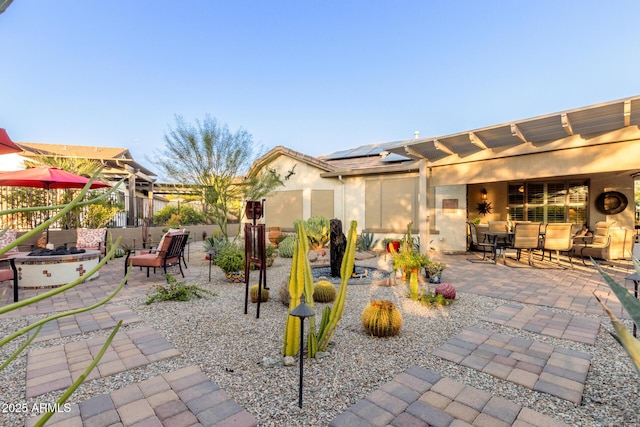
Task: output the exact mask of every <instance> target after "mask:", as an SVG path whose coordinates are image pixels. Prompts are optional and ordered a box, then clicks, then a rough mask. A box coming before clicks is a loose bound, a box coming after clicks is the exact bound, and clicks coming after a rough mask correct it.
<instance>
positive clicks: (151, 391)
mask: <svg viewBox="0 0 640 427" xmlns="http://www.w3.org/2000/svg"><path fill="white" fill-rule="evenodd" d="M193 387H199V390H200V392H199V393H191V394H188V393H181V392H180V391H186V390H189V389H191V388H193ZM379 411H382V409H379ZM37 420H38V418H35V417H34V418H29V419H28V420H27V423H26V424H25V425H26V427H32V426H33V425H34V424H35V423H36V422H37ZM56 423H60V425H65V426H73V425H79V426H84V425H95V426H107V425H125V426H126V425H139V426H142V425H149V426H152V425H159V426H167V427H180V426H191V425H201V426H215V427H224V426H236V427H253V426H257V425H258V421H257V420H256V419H255V418H254V417H253V416H252V415H251V414H249V413H248V412H247V411H245V410H244V409H243V408H242V407H240V406H239V405H238V404H237V403H236V402H235V401H234V400H233V399H231V396H229V394H227V392H225V391H224V390H222V389H220V387H218V385H216V384H215V383H213V382H211V380H209V379H208V377H207V376H206V375H205V374H204V373H203V372H202V371H200V369H199V368H198V367H197V366H188V367H185V368H182V369H179V370H176V371H173V372H170V373H168V374H164V375H161V376H158V377H154V378H150V379H148V380H145V381H142V382H140V383H137V384H131V385H129V386H127V387H125V388H122V389H119V390H115V391H112V392H111V393H109V394H102V395H99V396H95V397H92V398H90V399H88V400H85V401H83V402H80V403H79V404H74V405H71V411H70V412H67V413H63V412H61V413H58V414H55V415H54V416H53V417H52V418H51V419H50V420H49V422H48V424H47V425H56Z"/></svg>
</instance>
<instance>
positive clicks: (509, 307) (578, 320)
mask: <svg viewBox="0 0 640 427" xmlns="http://www.w3.org/2000/svg"><path fill="white" fill-rule="evenodd" d="M482 320H486V321H488V322H493V323H498V324H500V325H504V326H508V327H510V328H516V329H522V330H525V331H529V332H535V333H538V334H541V335H548V336H552V337H556V338H562V339H565V340H571V341H577V342H581V343H585V344H590V345H594V344H595V343H596V337H597V336H598V331H599V330H600V320H599V319H592V318H589V317H585V316H578V315H572V314H569V313H559V312H555V311H551V310H543V309H538V308H536V307H525V306H522V305H518V304H504V305H501V306H500V307H498V308H496V309H495V310H493V311H492V312H491V313H489V314H488V315H487V316H485V317H483V318H482Z"/></svg>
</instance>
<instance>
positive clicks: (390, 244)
mask: <svg viewBox="0 0 640 427" xmlns="http://www.w3.org/2000/svg"><path fill="white" fill-rule="evenodd" d="M400 242H401V240H400V239H396V238H393V237H385V238H384V239H382V244H383V245H384V249H385V250H386V251H387V253H391V251H392V249H393V250H395V251H396V252H398V251H400Z"/></svg>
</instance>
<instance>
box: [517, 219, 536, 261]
mask: <svg viewBox="0 0 640 427" xmlns="http://www.w3.org/2000/svg"><path fill="white" fill-rule="evenodd" d="M538 248H540V223H539V222H518V223H516V226H515V228H514V231H513V240H512V242H511V249H515V250H516V259H517V260H518V261H520V255H521V254H522V250H523V249H525V250H526V251H527V253H528V255H529V259H528V262H529V265H533V257H532V256H531V255H532V254H533V250H534V249H538Z"/></svg>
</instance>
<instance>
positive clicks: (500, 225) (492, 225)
mask: <svg viewBox="0 0 640 427" xmlns="http://www.w3.org/2000/svg"><path fill="white" fill-rule="evenodd" d="M508 231H509V224H508V223H507V221H489V232H498V233H504V232H508Z"/></svg>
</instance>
